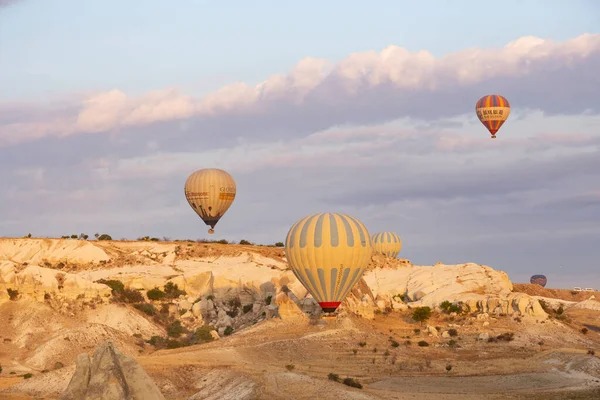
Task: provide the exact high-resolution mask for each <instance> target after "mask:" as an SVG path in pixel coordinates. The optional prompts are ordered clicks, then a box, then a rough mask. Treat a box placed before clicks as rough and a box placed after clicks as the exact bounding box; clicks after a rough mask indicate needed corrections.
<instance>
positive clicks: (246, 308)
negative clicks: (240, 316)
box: [242, 304, 253, 314]
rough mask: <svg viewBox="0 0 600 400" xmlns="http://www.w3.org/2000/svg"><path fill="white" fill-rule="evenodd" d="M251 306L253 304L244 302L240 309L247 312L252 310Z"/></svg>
mask: <svg viewBox="0 0 600 400" xmlns="http://www.w3.org/2000/svg"><path fill="white" fill-rule="evenodd" d="M252 308H253V305H252V304H246V305H245V306H244V307H243V308H242V311H243V312H244V314H247V313H249V312H250V311H251V310H252Z"/></svg>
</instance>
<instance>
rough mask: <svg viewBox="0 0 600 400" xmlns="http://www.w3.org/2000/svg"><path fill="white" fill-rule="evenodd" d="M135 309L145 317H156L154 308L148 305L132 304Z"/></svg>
mask: <svg viewBox="0 0 600 400" xmlns="http://www.w3.org/2000/svg"><path fill="white" fill-rule="evenodd" d="M133 306H134V307H135V308H137V309H138V310H140V311H141V312H143V313H144V314H146V315H149V316H153V315H156V312H157V311H156V307H154V305H152V304H149V303H140V304H134V305H133Z"/></svg>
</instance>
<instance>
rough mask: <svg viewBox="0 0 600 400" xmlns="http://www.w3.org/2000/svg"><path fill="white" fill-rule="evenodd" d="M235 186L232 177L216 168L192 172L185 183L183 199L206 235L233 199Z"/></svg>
mask: <svg viewBox="0 0 600 400" xmlns="http://www.w3.org/2000/svg"><path fill="white" fill-rule="evenodd" d="M235 194H236V185H235V181H234V180H233V177H232V176H231V175H229V173H227V172H226V171H223V170H222V169H217V168H207V169H200V170H198V171H195V172H193V173H192V174H191V175H190V176H189V177H188V178H187V180H186V182H185V198H186V199H187V201H188V203H189V204H190V206H191V207H192V209H193V210H194V211H195V212H196V214H198V216H199V217H200V218H202V220H203V221H204V223H205V224H206V225H210V227H211V229H209V231H208V233H211V234H212V233H214V228H215V225H216V224H217V222H219V220H220V219H221V217H222V216H223V214H225V212H226V211H227V210H228V209H229V207H230V206H231V204H232V203H233V200H234V199H235Z"/></svg>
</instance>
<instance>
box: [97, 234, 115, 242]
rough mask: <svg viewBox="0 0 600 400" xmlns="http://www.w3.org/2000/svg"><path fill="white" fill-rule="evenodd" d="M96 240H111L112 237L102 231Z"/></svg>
mask: <svg viewBox="0 0 600 400" xmlns="http://www.w3.org/2000/svg"><path fill="white" fill-rule="evenodd" d="M98 240H112V237H110V235H107V234H106V233H103V234H102V235H100V236H98Z"/></svg>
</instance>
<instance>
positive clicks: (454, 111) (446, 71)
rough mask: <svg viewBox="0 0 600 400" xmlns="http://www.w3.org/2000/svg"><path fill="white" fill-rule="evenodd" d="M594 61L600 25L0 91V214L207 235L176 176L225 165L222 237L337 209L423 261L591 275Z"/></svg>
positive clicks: (517, 272) (597, 146)
mask: <svg viewBox="0 0 600 400" xmlns="http://www.w3.org/2000/svg"><path fill="white" fill-rule="evenodd" d="M598 70H600V35H583V36H580V37H578V38H575V39H572V40H569V41H566V42H562V43H555V42H552V41H549V40H541V39H537V38H521V39H518V40H516V41H515V42H512V43H510V44H509V45H507V46H505V47H503V48H499V49H468V50H464V51H461V52H458V53H455V54H451V55H449V56H446V57H442V58H435V57H433V56H431V55H430V54H429V53H427V52H419V53H409V52H407V51H406V50H404V49H402V48H400V47H395V46H391V47H388V48H386V49H384V50H383V51H381V52H379V53H378V52H365V53H359V54H353V55H350V56H349V57H347V58H346V59H345V60H342V61H340V62H338V63H335V64H334V63H331V62H328V61H326V60H318V59H312V58H307V59H305V60H302V61H301V62H300V63H299V64H298V65H297V66H296V67H295V68H294V69H293V70H292V71H291V72H290V73H288V74H281V75H277V76H272V77H270V78H268V79H266V80H265V81H264V82H262V83H260V84H258V85H256V86H250V85H247V84H244V83H239V82H238V83H234V84H232V85H229V86H227V87H225V88H222V89H221V90H218V91H216V92H214V93H211V94H209V95H207V96H205V97H203V98H194V97H192V96H189V95H186V94H185V91H184V90H175V89H164V90H156V91H152V92H149V93H146V94H144V95H142V96H139V97H130V96H127V95H126V94H125V93H123V92H121V91H119V90H117V89H115V90H112V91H108V92H106V93H97V94H94V95H92V96H87V97H84V98H82V97H79V96H78V97H75V96H73V97H63V98H61V99H60V100H59V101H56V102H52V103H51V104H47V103H42V104H30V105H27V104H4V105H2V106H0V183H1V185H2V187H3V191H2V192H0V204H2V207H1V208H0V225H1V226H2V227H3V228H4V229H3V232H4V233H5V234H10V235H25V234H27V233H29V232H32V233H33V234H34V235H54V236H61V235H65V234H73V233H81V232H85V233H88V234H90V235H91V234H93V233H95V232H107V233H109V234H111V235H113V237H128V238H136V237H138V236H145V235H152V236H156V237H162V236H163V235H164V236H170V237H177V238H185V237H190V238H199V237H206V236H207V235H206V230H207V229H208V228H207V227H206V226H205V225H204V224H203V223H202V222H201V221H200V220H199V218H197V217H196V216H195V214H194V213H193V211H192V210H191V208H190V207H189V205H188V204H187V202H186V200H185V198H184V196H183V185H184V182H185V179H186V178H187V176H188V175H189V173H191V172H192V171H193V170H195V169H198V168H205V167H217V168H224V169H226V170H228V171H229V172H231V173H232V174H233V176H234V178H235V179H236V182H237V185H238V195H237V197H236V201H235V202H234V205H233V206H232V208H231V209H230V210H229V211H228V212H227V214H226V216H225V217H224V218H223V219H222V220H221V221H220V222H219V224H218V225H217V229H216V231H217V234H216V235H215V237H216V238H227V239H233V240H240V239H242V238H243V239H247V240H253V241H257V242H262V243H272V242H275V241H280V240H282V239H283V238H284V237H285V234H286V233H287V230H288V229H289V227H290V226H291V224H292V223H293V222H294V221H296V220H297V219H299V218H301V217H303V216H305V215H307V214H310V213H313V212H322V211H337V212H347V213H349V214H351V215H354V216H356V217H358V218H359V219H361V220H362V221H363V222H365V224H366V225H367V226H368V228H369V230H370V231H371V232H372V233H374V232H377V231H380V230H394V231H397V232H398V233H399V234H400V235H401V236H402V238H403V240H404V243H405V247H404V250H403V253H402V254H403V256H405V257H407V258H409V259H412V260H413V261H414V262H416V263H422V264H432V263H435V262H436V261H439V260H442V261H445V262H448V263H452V262H455V263H462V262H467V261H474V262H481V263H486V264H489V265H491V266H493V267H495V268H500V269H502V270H505V271H506V272H508V273H509V276H511V278H513V279H519V280H522V281H524V280H526V279H527V278H528V276H529V275H531V274H533V273H539V272H542V273H546V274H547V275H548V276H549V277H552V279H551V280H552V282H562V283H564V284H567V283H568V284H570V285H571V284H572V282H574V281H575V280H576V278H575V277H570V276H567V275H564V272H563V275H562V277H561V275H559V273H558V272H557V271H558V266H560V265H562V266H563V267H565V266H569V267H568V269H569V271H571V272H570V273H572V274H575V275H577V276H578V277H580V279H584V278H585V279H588V281H590V279H592V280H591V281H590V282H592V281H593V279H596V286H600V282H598V281H597V279H598V278H597V274H596V275H594V273H595V272H594V271H595V269H594V268H595V258H596V249H595V248H596V245H597V244H596V241H597V240H596V239H594V238H597V237H598V235H600V231H599V229H600V228H598V226H597V222H596V221H598V220H599V219H600V209H599V206H598V204H599V203H600V202H599V200H600V199H599V197H598V196H599V192H598V182H600V163H599V161H598V160H600V157H599V156H600V154H599V151H600V103H598V102H597V99H596V98H597V94H596V93H595V92H593V89H594V87H598V86H600V77H598V76H597V75H595V73H596V71H598ZM489 92H500V93H502V94H504V95H506V97H508V98H509V100H510V101H511V104H512V107H513V113H512V114H511V117H510V119H509V121H508V122H507V123H506V124H505V125H504V126H503V128H502V129H501V130H500V132H499V134H498V139H495V140H491V139H490V138H489V134H488V133H487V131H486V130H485V128H484V127H483V126H482V125H481V124H480V122H479V121H478V120H477V119H476V117H475V115H474V110H473V108H474V103H475V101H476V100H477V99H478V98H479V97H480V96H482V95H484V94H487V93H489ZM565 268H566V267H565ZM552 274H554V275H552ZM594 276H596V278H594ZM590 277H592V278H590ZM551 285H554V283H551ZM579 286H581V285H579Z"/></svg>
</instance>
